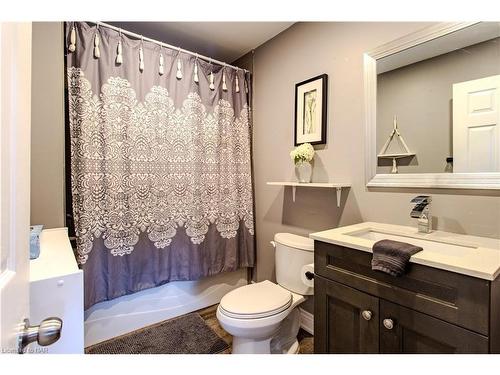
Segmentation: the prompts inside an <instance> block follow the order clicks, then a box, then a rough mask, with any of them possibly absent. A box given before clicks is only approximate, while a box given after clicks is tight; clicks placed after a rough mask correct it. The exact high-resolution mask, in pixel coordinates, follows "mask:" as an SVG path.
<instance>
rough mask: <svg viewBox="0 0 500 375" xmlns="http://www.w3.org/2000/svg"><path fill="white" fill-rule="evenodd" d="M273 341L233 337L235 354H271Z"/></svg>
mask: <svg viewBox="0 0 500 375" xmlns="http://www.w3.org/2000/svg"><path fill="white" fill-rule="evenodd" d="M271 339H272V337H269V338H267V339H264V340H255V339H247V338H243V337H233V348H232V353H233V354H271Z"/></svg>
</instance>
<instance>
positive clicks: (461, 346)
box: [379, 300, 488, 354]
mask: <svg viewBox="0 0 500 375" xmlns="http://www.w3.org/2000/svg"><path fill="white" fill-rule="evenodd" d="M379 323H380V352H381V353H407V354H431V353H436V354H438V353H439V354H448V353H488V338H487V337H486V336H483V335H480V334H478V333H475V332H472V331H469V330H467V329H464V328H461V327H458V326H456V325H454V324H450V323H447V322H444V321H442V320H440V319H437V318H434V317H432V316H429V315H426V314H422V313H420V312H418V311H415V310H411V309H408V308H405V307H403V306H400V305H396V304H394V303H391V302H387V301H384V300H380V316H379Z"/></svg>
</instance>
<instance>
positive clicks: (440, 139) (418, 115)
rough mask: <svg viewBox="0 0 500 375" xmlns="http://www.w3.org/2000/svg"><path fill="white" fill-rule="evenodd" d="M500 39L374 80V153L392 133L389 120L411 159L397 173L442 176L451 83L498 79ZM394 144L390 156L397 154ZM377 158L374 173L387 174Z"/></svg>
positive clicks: (386, 163) (448, 143)
mask: <svg viewBox="0 0 500 375" xmlns="http://www.w3.org/2000/svg"><path fill="white" fill-rule="evenodd" d="M499 42H500V38H495V39H492V40H489V41H486V42H483V43H479V44H476V45H473V46H469V47H466V48H463V49H460V50H457V51H453V52H450V53H446V54H444V55H441V56H436V57H434V58H431V59H427V60H424V61H420V62H418V63H414V64H411V65H408V66H405V67H402V68H399V69H395V70H392V71H389V72H386V73H382V74H379V75H378V77H377V152H380V150H381V149H382V146H383V145H384V143H385V142H386V140H387V138H388V136H389V134H390V133H391V131H392V120H393V116H394V115H397V116H398V124H399V129H400V131H401V134H402V135H403V137H404V139H405V141H406V143H407V144H408V147H409V148H410V151H412V152H414V153H416V154H417V155H416V156H415V157H414V158H405V159H401V160H400V161H399V162H398V165H399V173H422V172H427V173H442V172H444V171H445V170H444V168H445V166H446V158H447V157H448V156H453V155H452V151H453V150H452V148H453V133H452V130H453V122H452V113H453V112H452V111H453V102H452V99H453V84H454V83H458V82H464V81H469V80H473V79H478V78H484V77H488V76H492V75H497V74H500V53H499V52H500V44H499ZM401 150H402V148H401V147H400V146H399V145H398V144H397V141H396V140H393V141H392V142H391V145H390V148H389V150H388V151H394V152H401ZM391 168H392V160H391V159H379V166H378V168H377V171H378V173H390V171H391Z"/></svg>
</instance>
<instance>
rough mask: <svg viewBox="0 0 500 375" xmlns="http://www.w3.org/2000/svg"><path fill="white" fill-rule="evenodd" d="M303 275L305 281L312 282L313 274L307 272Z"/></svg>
mask: <svg viewBox="0 0 500 375" xmlns="http://www.w3.org/2000/svg"><path fill="white" fill-rule="evenodd" d="M304 275H306V279H307V280H312V279H314V273H313V272H311V271H307V272H306V273H305V274H304Z"/></svg>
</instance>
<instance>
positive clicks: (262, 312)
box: [219, 280, 293, 319]
mask: <svg viewBox="0 0 500 375" xmlns="http://www.w3.org/2000/svg"><path fill="white" fill-rule="evenodd" d="M292 301H293V296H292V293H290V291H288V290H286V289H285V288H283V287H281V286H279V285H277V284H274V283H272V282H270V281H269V280H265V281H262V282H260V283H255V284H249V285H245V286H242V287H240V288H238V289H235V290H233V291H231V292H229V293H228V294H226V295H225V296H224V297H223V298H222V300H221V302H220V304H219V308H220V310H221V312H222V313H223V314H224V315H226V316H228V317H231V318H236V319H258V318H265V317H269V316H272V315H276V314H279V313H281V312H283V311H285V310H287V309H288V308H289V307H290V306H291V305H292Z"/></svg>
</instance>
